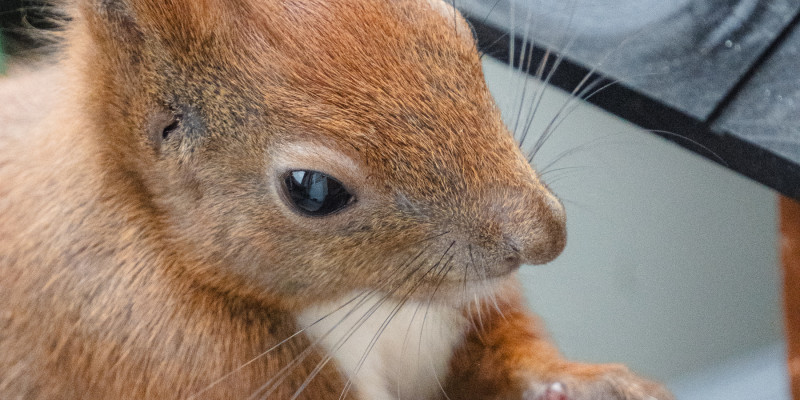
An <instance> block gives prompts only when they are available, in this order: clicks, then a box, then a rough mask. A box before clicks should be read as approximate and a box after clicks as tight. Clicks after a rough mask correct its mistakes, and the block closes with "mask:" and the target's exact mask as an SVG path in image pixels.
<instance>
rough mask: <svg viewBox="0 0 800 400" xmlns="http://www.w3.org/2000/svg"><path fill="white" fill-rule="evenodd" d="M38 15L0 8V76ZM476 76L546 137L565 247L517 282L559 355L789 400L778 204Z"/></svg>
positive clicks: (543, 157) (538, 162) (512, 121)
mask: <svg viewBox="0 0 800 400" xmlns="http://www.w3.org/2000/svg"><path fill="white" fill-rule="evenodd" d="M617 2H619V1H617ZM41 3H42V2H41V1H33V0H27V1H26V0H2V1H1V2H0V48H2V50H0V73H2V71H3V70H4V67H3V65H5V61H6V60H7V58H8V57H7V56H6V55H7V54H10V55H12V56H18V55H19V54H21V53H25V52H29V51H30V49H31V48H35V47H36V45H37V41H36V40H33V39H31V37H30V35H29V33H30V32H31V31H35V30H36V29H40V28H51V27H52V26H53V24H52V21H50V19H49V17H47V11H48V10H47V8H46V7H45V8H43V7H42V6H41ZM684 3H686V1H682V2H680V4H677V3H676V6H680V5H683V4H684ZM491 4H492V2H483V5H484V6H487V5H489V6H490V5H491ZM601 6H602V5H601ZM606 6H608V5H606ZM640 8H641V7H640ZM663 8H664V7H658V8H657V11H659V12H661V11H664V10H662V9H663ZM638 12H639V13H641V12H644V11H641V10H640V11H638ZM664 13H666V14H668V12H667V11H664ZM656 14H658V13H656ZM666 14H665V15H666ZM635 15H636V14H630V15H628V16H627V17H626V18H624V21H628V22H641V21H631V18H636V17H635ZM653 15H655V14H653ZM659 15H660V14H659ZM595 20H596V19H595V18H590V19H588V20H587V21H589V22H591V21H595ZM553 21H555V22H552V21H551V22H552V23H553V24H556V25H558V24H559V23H561V22H559V20H558V19H557V18H556V19H553ZM618 27H619V28H620V29H621V30H625V31H630V30H635V29H640V27H631V26H629V25H624V24H622V22H619V25H618ZM623 28H624V29H623ZM520 29H521V28H520ZM26 32H27V33H26ZM28 54H30V53H28ZM33 54H35V52H34V53H33ZM484 66H485V74H486V79H487V81H488V83H489V85H490V88H491V90H492V92H493V94H494V96H495V97H496V99H497V102H498V104H499V105H500V107H501V109H502V111H503V114H504V116H505V118H506V121H507V124H508V125H509V126H510V127H515V126H516V127H520V126H528V125H529V129H527V130H528V131H529V140H527V141H526V144H525V146H526V148H529V147H530V146H531V145H532V144H533V143H534V142H535V141H536V139H537V138H538V137H539V135H541V134H542V133H543V132H545V131H548V130H551V131H552V133H553V134H552V135H551V136H550V138H549V139H548V140H547V141H546V142H545V144H544V145H543V146H542V148H541V149H540V151H538V152H537V154H536V156H535V157H534V159H533V163H534V166H535V167H537V169H539V171H540V172H541V173H542V176H543V180H544V181H545V182H546V183H548V184H549V185H550V187H551V188H552V189H553V191H554V192H555V193H556V194H557V195H558V196H559V197H560V198H561V199H562V200H563V202H564V204H565V206H566V209H567V215H568V232H569V241H568V245H567V248H566V250H565V252H564V254H563V255H562V256H561V257H560V258H558V259H557V260H556V261H555V262H553V263H551V264H549V265H545V266H536V267H533V266H527V267H524V268H523V270H522V272H521V278H522V281H523V284H524V287H525V290H526V292H527V296H528V299H529V302H530V304H531V307H532V308H533V309H534V310H535V311H536V312H538V313H539V314H541V315H542V317H543V318H544V320H545V321H546V323H547V326H548V328H549V331H550V332H551V334H552V336H553V338H554V340H555V341H556V342H557V343H558V344H559V346H560V348H561V349H562V350H563V352H564V353H565V354H566V355H567V356H568V357H570V358H573V359H577V360H584V361H591V362H621V363H625V364H627V365H629V366H630V367H631V368H632V369H634V370H636V371H638V372H640V373H642V374H644V375H647V376H649V377H652V378H654V379H657V380H661V381H664V382H666V383H667V385H668V386H669V387H670V388H671V389H672V390H673V391H674V392H675V394H676V395H677V398H678V399H681V400H695V399H697V400H700V399H702V400H716V399H720V400H721V399H725V400H738V399H742V400H743V399H747V400H752V399H763V400H788V399H789V398H790V397H789V393H788V378H787V373H786V361H785V358H786V356H785V345H784V338H783V334H782V314H781V307H780V294H781V288H780V274H779V261H778V242H777V240H778V239H777V216H776V194H775V193H774V192H773V191H772V190H770V189H767V188H766V187H764V186H762V185H760V184H758V183H755V182H753V181H751V180H749V179H747V178H744V177H742V176H741V175H738V174H736V173H734V172H731V171H730V170H729V169H727V168H725V167H722V166H720V165H719V164H717V163H713V162H710V161H708V160H707V159H706V158H703V157H700V156H698V155H695V154H694V153H692V152H690V151H687V150H685V149H684V148H682V147H679V146H676V145H675V144H674V143H671V142H669V141H667V140H665V139H663V138H661V137H659V136H656V135H654V134H653V133H651V132H648V131H645V130H642V129H641V128H638V127H637V126H635V125H633V124H631V123H629V122H626V121H624V120H622V119H620V118H618V117H616V116H614V115H612V114H610V113H608V112H606V111H603V110H601V109H599V108H597V107H595V106H593V105H591V104H589V103H587V102H584V101H582V100H578V99H576V98H575V96H573V95H571V94H569V93H566V92H563V91H561V90H560V89H557V88H554V87H550V86H546V85H543V84H542V83H541V82H540V81H539V80H537V79H535V78H533V77H530V76H529V75H527V74H522V73H519V72H516V71H514V70H512V69H511V68H509V67H508V65H506V64H505V63H502V62H499V61H497V60H495V59H493V58H491V57H484ZM534 109H535V110H536V112H535V114H534V113H532V111H533V110H534ZM553 121H557V123H556V124H553Z"/></svg>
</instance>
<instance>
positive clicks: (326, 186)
mask: <svg viewBox="0 0 800 400" xmlns="http://www.w3.org/2000/svg"><path fill="white" fill-rule="evenodd" d="M284 183H285V185H286V194H287V195H288V197H289V201H290V203H292V204H293V205H294V206H295V207H297V209H298V210H299V211H301V212H302V213H304V214H308V215H312V216H323V215H328V214H331V213H334V212H336V211H339V210H341V209H342V208H344V207H346V206H347V205H348V204H350V203H352V202H353V201H355V198H354V197H353V195H352V194H350V192H348V191H347V189H345V188H344V186H342V184H341V183H339V181H337V180H336V179H333V178H332V177H330V176H328V175H325V174H323V173H321V172H317V171H304V170H297V171H290V172H289V173H288V174H286V178H285V179H284Z"/></svg>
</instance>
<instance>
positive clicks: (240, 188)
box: [0, 0, 672, 400]
mask: <svg viewBox="0 0 800 400" xmlns="http://www.w3.org/2000/svg"><path fill="white" fill-rule="evenodd" d="M63 7H65V12H66V13H67V14H68V15H69V17H70V18H69V22H67V23H66V26H65V27H64V30H63V32H62V36H63V38H62V43H61V47H62V48H61V50H60V51H59V53H58V57H57V60H55V61H53V62H52V63H50V64H49V65H47V66H41V67H39V68H37V69H35V70H32V71H29V72H17V73H15V74H12V76H10V77H7V78H3V79H2V80H0V98H2V99H3V102H4V106H3V108H2V109H0V293H2V296H0V349H2V350H1V351H0V397H2V398H5V399H83V398H85V399H117V398H118V399H143V398H154V399H156V398H157V399H162V398H163V399H172V398H176V399H178V398H181V399H186V398H191V399H201V398H219V399H261V398H268V399H295V398H297V399H340V398H348V399H530V400H565V399H574V400H588V399H635V400H645V399H658V400H666V399H671V398H672V397H671V396H670V394H669V393H668V392H667V391H666V390H665V389H663V388H662V387H661V386H660V385H658V384H656V383H652V382H650V381H647V380H644V379H641V378H639V377H637V376H636V375H634V374H632V373H631V372H629V371H628V370H627V369H626V368H625V367H623V366H618V365H589V364H581V363H575V362H571V361H568V360H565V359H564V358H562V356H561V355H560V354H559V352H558V351H557V349H556V348H555V347H554V346H553V345H552V344H551V342H550V341H549V340H548V338H547V337H546V335H545V334H544V333H543V328H542V326H541V324H540V323H539V322H538V321H537V320H536V318H535V317H534V316H533V315H532V314H531V313H530V312H529V311H528V310H527V308H526V306H525V303H524V300H523V299H522V297H521V294H520V289H519V285H518V282H517V279H518V278H517V274H516V271H517V270H518V268H519V267H520V266H521V265H522V264H543V263H546V262H548V261H550V260H552V259H553V258H555V257H556V256H557V255H558V254H559V253H560V252H561V251H562V249H563V248H564V245H565V242H566V232H565V214H564V209H563V207H562V205H561V203H560V202H559V200H558V199H557V198H556V197H555V196H554V195H553V194H552V193H551V192H550V191H549V190H548V188H547V187H546V186H545V184H543V183H542V182H541V181H540V179H539V177H538V176H537V173H536V172H535V171H534V170H533V168H532V167H531V166H530V164H529V163H528V162H527V160H526V159H525V157H523V156H522V154H521V153H520V151H519V149H518V146H517V144H516V143H515V142H514V140H513V139H512V137H511V135H510V134H509V132H508V129H507V128H506V127H505V126H504V124H503V122H502V120H501V116H500V113H499V111H498V109H497V107H496V105H495V103H494V101H493V99H492V97H491V96H490V94H489V91H488V90H487V87H486V84H485V82H484V80H483V74H482V70H481V63H480V57H479V54H478V51H477V50H476V46H475V42H474V39H473V36H472V33H471V30H470V28H469V26H468V25H467V23H466V22H465V20H464V19H463V18H462V17H461V16H460V15H459V14H458V12H456V11H455V10H454V9H453V8H452V7H451V6H450V5H448V4H446V3H445V2H442V1H440V0H393V1H379V0H346V1H345V0H343V1H323V0H281V1H274V0H225V1H224V0H73V1H71V2H68V4H65V5H63Z"/></svg>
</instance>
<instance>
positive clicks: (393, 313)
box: [297, 293, 466, 400]
mask: <svg viewBox="0 0 800 400" xmlns="http://www.w3.org/2000/svg"><path fill="white" fill-rule="evenodd" d="M297 320H298V323H299V325H300V326H303V327H307V329H306V330H305V333H306V334H307V335H308V337H309V338H310V339H311V341H312V342H316V343H318V344H319V345H320V346H321V347H322V348H324V349H326V350H327V352H328V354H329V355H330V356H331V357H332V361H333V362H335V363H336V364H337V366H338V368H339V370H340V371H341V372H342V373H343V374H344V376H345V377H346V378H347V379H350V381H351V384H352V385H353V387H352V389H353V390H355V391H356V392H357V393H358V394H359V395H360V397H361V398H363V399H365V400H400V399H431V398H436V397H439V396H437V395H438V394H439V393H440V391H441V390H442V389H441V385H443V384H444V379H445V378H446V375H447V372H448V368H449V363H450V357H451V355H452V353H453V350H454V348H455V346H457V345H458V344H459V343H460V341H461V340H462V337H463V335H464V332H465V330H466V320H465V318H464V317H463V316H462V315H461V313H460V312H459V311H458V310H456V309H454V308H452V307H447V306H443V305H436V304H429V303H428V302H424V301H423V302H418V301H407V302H405V303H403V304H400V303H399V302H398V301H395V300H389V299H384V298H383V296H382V295H379V294H372V295H369V294H366V293H360V294H359V293H354V294H352V295H351V296H348V297H346V298H343V299H342V300H341V301H338V302H331V303H329V304H324V305H318V306H315V307H312V308H309V309H307V310H305V311H304V312H302V313H301V314H300V315H299V316H298V317H297Z"/></svg>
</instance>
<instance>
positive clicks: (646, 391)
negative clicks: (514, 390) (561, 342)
mask: <svg viewBox="0 0 800 400" xmlns="http://www.w3.org/2000/svg"><path fill="white" fill-rule="evenodd" d="M522 399H523V400H673V397H672V395H671V394H670V393H669V392H668V391H667V390H666V389H665V388H664V387H663V386H661V385H659V384H657V383H654V382H651V381H648V380H645V379H642V378H640V377H638V376H636V375H634V374H633V373H631V372H630V371H628V369H627V368H625V367H623V366H616V365H609V366H596V365H581V364H575V365H572V366H570V367H568V368H565V371H564V372H559V373H557V374H555V375H554V376H553V377H550V378H549V379H529V380H528V383H527V386H526V387H525V388H524V389H523V393H522Z"/></svg>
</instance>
